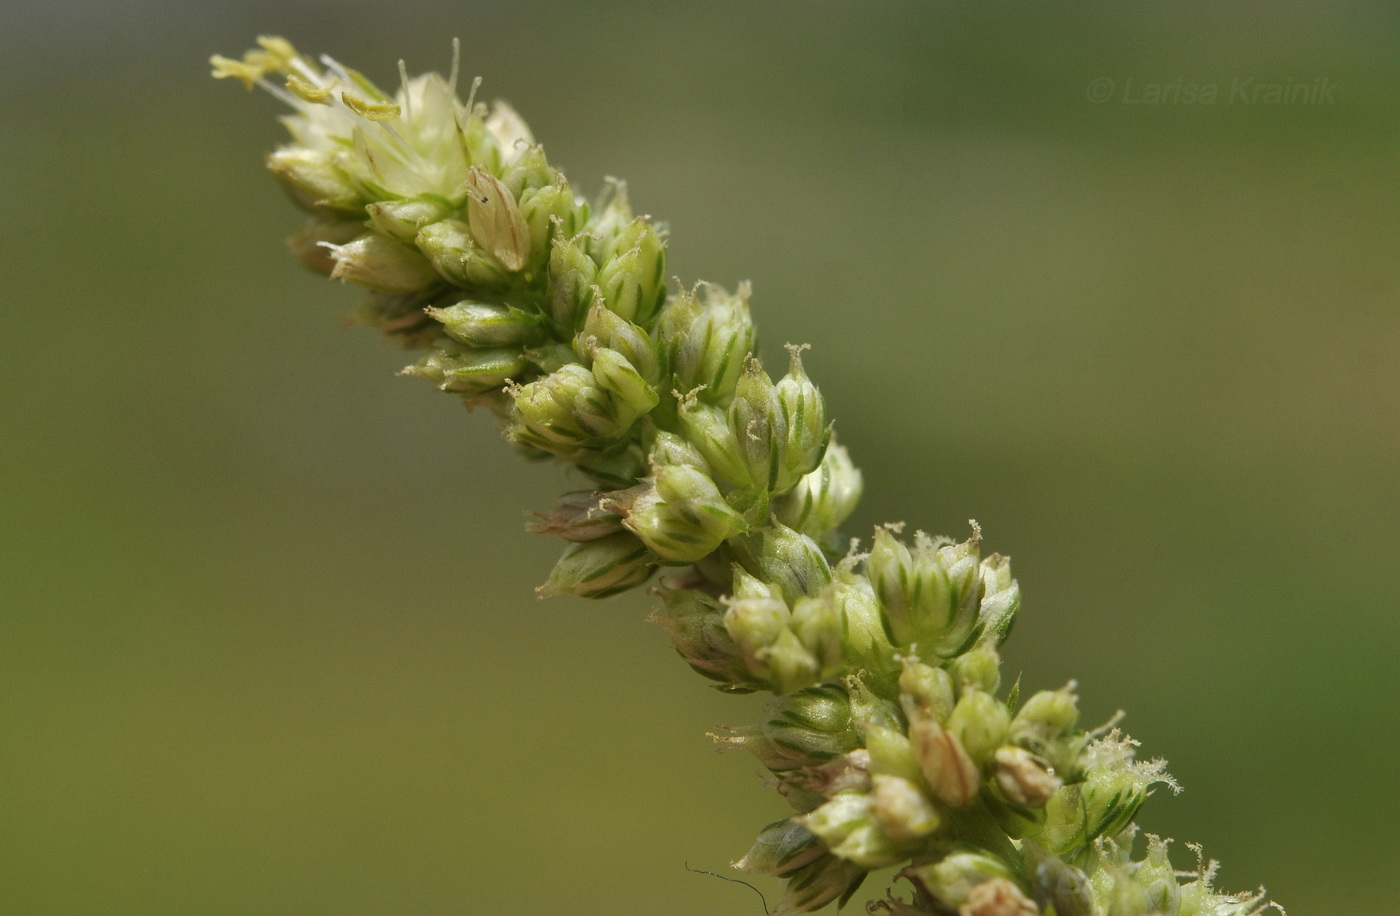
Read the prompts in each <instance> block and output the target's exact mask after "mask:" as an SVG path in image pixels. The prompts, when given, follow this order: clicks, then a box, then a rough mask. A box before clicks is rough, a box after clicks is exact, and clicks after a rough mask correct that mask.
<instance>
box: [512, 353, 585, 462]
mask: <svg viewBox="0 0 1400 916" xmlns="http://www.w3.org/2000/svg"><path fill="white" fill-rule="evenodd" d="M514 397H515V411H514V417H515V423H514V425H512V426H511V427H510V428H509V429H508V430H507V435H508V436H509V437H510V438H511V439H512V440H513V441H515V442H519V443H522V444H524V445H531V446H534V447H535V448H539V449H543V450H545V451H547V452H553V453H555V454H560V455H567V454H572V453H573V451H574V450H575V449H576V448H577V447H578V446H579V445H580V444H581V443H583V442H584V441H586V440H588V439H590V438H592V437H593V436H596V435H599V434H601V432H603V431H605V430H606V429H607V427H606V422H607V421H606V418H605V417H603V416H600V415H599V413H598V411H597V408H596V407H595V406H594V405H597V404H605V403H606V402H607V395H606V394H605V393H604V392H603V391H602V390H601V389H600V388H599V387H598V385H597V382H596V381H595V380H594V378H593V373H592V372H589V371H588V370H587V369H585V368H584V367H582V366H580V365H578V364H577V363H571V364H569V365H567V366H564V367H563V368H562V369H559V370H558V371H557V372H553V373H551V374H549V375H547V376H545V377H544V378H542V379H537V380H535V381H533V382H531V383H530V384H528V385H524V386H522V387H520V388H519V389H516V390H515V391H514Z"/></svg>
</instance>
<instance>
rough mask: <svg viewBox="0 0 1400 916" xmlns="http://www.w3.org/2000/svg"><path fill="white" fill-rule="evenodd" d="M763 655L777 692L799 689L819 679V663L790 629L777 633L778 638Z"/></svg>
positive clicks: (789, 691)
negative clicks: (771, 673)
mask: <svg viewBox="0 0 1400 916" xmlns="http://www.w3.org/2000/svg"><path fill="white" fill-rule="evenodd" d="M763 657H764V661H765V662H766V663H767V665H768V670H770V671H771V672H773V685H774V690H775V691H776V692H777V693H791V692H792V691H794V690H801V689H802V688H803V687H810V686H812V685H813V684H815V683H817V681H818V680H819V679H820V675H821V663H820V662H819V661H818V660H817V657H816V656H815V655H813V654H812V652H811V650H809V649H808V648H807V647H806V646H804V645H803V644H802V640H800V639H798V638H797V634H795V633H793V632H792V630H791V629H784V630H783V631H782V632H781V633H779V634H778V638H777V639H776V640H774V642H773V644H772V645H771V646H769V647H768V648H767V649H766V650H765V651H764V653H763Z"/></svg>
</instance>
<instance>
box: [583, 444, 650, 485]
mask: <svg viewBox="0 0 1400 916" xmlns="http://www.w3.org/2000/svg"><path fill="white" fill-rule="evenodd" d="M572 457H573V460H574V464H575V466H576V467H577V468H578V469H579V470H580V471H582V472H583V473H585V474H587V475H588V476H589V477H590V478H592V479H593V482H594V483H596V484H598V485H599V486H600V487H604V488H606V489H609V490H625V489H628V488H629V487H632V486H633V485H635V484H636V483H637V481H638V480H640V479H641V478H642V476H643V475H644V474H646V467H647V465H646V457H645V456H644V455H643V454H642V450H641V447H640V446H639V445H637V443H636V442H624V443H623V444H622V445H621V446H620V447H619V446H616V445H614V446H610V447H609V448H608V449H606V450H604V451H593V450H588V451H585V452H582V453H579V454H575V455H573V456H572Z"/></svg>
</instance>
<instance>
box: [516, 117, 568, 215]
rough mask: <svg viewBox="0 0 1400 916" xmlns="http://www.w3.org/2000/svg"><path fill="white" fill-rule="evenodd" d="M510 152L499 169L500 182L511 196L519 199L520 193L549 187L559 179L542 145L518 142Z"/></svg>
mask: <svg viewBox="0 0 1400 916" xmlns="http://www.w3.org/2000/svg"><path fill="white" fill-rule="evenodd" d="M517 117H519V115H517ZM527 130H528V128H527ZM511 152H513V153H514V155H513V156H511V157H510V162H509V164H508V165H506V167H505V168H503V169H502V170H501V184H502V185H503V186H504V187H505V188H506V189H507V190H508V191H509V192H510V194H511V196H512V197H514V198H516V199H519V198H520V196H521V195H522V194H525V193H527V192H529V191H537V190H539V189H541V188H546V187H549V186H550V185H553V184H554V183H555V182H556V181H559V180H560V178H561V176H560V174H559V172H558V171H556V170H555V169H554V168H552V167H551V166H550V164H549V161H548V160H547V159H546V158H545V155H544V147H542V146H539V145H538V144H533V143H520V144H519V145H518V147H517V148H516V149H514V150H511Z"/></svg>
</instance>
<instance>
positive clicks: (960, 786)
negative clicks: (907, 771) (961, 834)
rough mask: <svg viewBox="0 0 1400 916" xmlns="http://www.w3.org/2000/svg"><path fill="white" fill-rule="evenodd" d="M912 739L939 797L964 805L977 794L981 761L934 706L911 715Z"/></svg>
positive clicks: (910, 734) (927, 777) (921, 767)
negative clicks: (942, 720) (937, 715)
mask: <svg viewBox="0 0 1400 916" xmlns="http://www.w3.org/2000/svg"><path fill="white" fill-rule="evenodd" d="M909 743H910V744H911V745H913V748H914V754H915V756H917V757H918V758H919V768H920V769H921V770H923V773H924V779H926V780H928V784H929V787H930V788H932V789H933V794H934V797H935V798H937V799H938V800H939V801H941V802H943V804H945V805H948V806H949V807H951V808H961V807H963V806H965V805H967V804H969V803H970V802H971V801H972V800H973V799H974V798H976V797H977V790H978V788H979V786H980V784H981V774H980V773H979V772H978V770H977V764H976V763H975V762H973V760H972V758H971V757H970V756H968V753H967V751H966V750H965V749H964V748H963V746H962V742H961V741H959V740H958V738H957V736H956V735H954V734H953V733H952V732H951V731H949V730H948V729H946V728H944V727H943V726H942V725H940V724H939V722H938V719H937V718H935V716H934V715H933V713H932V711H931V710H927V709H922V710H916V711H915V713H914V715H912V716H911V717H910V719H909Z"/></svg>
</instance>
